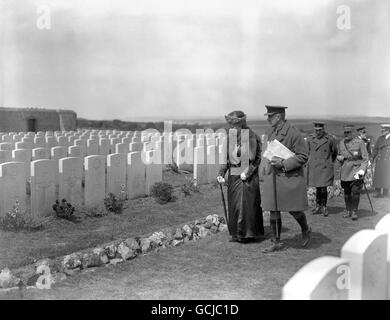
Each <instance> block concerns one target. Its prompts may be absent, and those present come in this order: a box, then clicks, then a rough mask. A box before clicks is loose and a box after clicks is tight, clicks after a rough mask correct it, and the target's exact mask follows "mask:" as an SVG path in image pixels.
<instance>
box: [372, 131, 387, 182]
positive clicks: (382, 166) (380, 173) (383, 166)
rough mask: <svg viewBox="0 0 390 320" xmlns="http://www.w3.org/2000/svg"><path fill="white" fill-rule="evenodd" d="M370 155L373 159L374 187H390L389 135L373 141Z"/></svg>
mask: <svg viewBox="0 0 390 320" xmlns="http://www.w3.org/2000/svg"><path fill="white" fill-rule="evenodd" d="M372 157H373V159H374V160H375V172H374V180H373V186H374V188H384V189H389V188H390V136H388V137H387V138H386V136H385V135H383V136H380V137H379V138H378V140H377V142H376V143H375V146H374V150H373V153H372Z"/></svg>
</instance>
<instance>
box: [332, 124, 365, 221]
mask: <svg viewBox="0 0 390 320" xmlns="http://www.w3.org/2000/svg"><path fill="white" fill-rule="evenodd" d="M352 130H353V126H344V139H342V140H341V141H340V144H339V147H338V156H337V160H338V161H339V162H340V164H341V169H340V180H341V187H342V188H343V189H344V200H345V213H344V215H343V217H344V218H349V217H351V218H352V220H357V219H358V215H357V210H358V207H359V201H360V193H361V190H362V187H363V177H364V174H365V172H366V170H367V166H368V153H367V148H366V145H365V144H364V142H363V141H362V140H361V139H359V138H358V137H355V138H354V137H353V132H352Z"/></svg>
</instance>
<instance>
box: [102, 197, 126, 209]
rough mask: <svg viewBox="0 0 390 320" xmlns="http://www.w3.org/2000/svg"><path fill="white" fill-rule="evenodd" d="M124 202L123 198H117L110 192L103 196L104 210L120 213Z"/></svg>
mask: <svg viewBox="0 0 390 320" xmlns="http://www.w3.org/2000/svg"><path fill="white" fill-rule="evenodd" d="M124 204H125V199H123V198H119V197H118V198H117V197H116V196H115V195H114V194H113V193H111V192H110V193H109V194H108V195H107V197H105V198H104V206H105V207H106V210H107V211H109V212H113V213H115V214H121V213H122V212H123V207H124Z"/></svg>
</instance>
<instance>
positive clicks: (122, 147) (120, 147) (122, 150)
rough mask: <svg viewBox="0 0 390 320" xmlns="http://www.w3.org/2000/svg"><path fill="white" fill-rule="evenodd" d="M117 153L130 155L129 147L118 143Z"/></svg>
mask: <svg viewBox="0 0 390 320" xmlns="http://www.w3.org/2000/svg"><path fill="white" fill-rule="evenodd" d="M115 153H121V154H126V155H127V154H128V153H129V145H128V144H126V143H117V144H116V145H115Z"/></svg>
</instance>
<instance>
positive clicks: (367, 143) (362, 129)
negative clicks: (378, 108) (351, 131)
mask: <svg viewBox="0 0 390 320" xmlns="http://www.w3.org/2000/svg"><path fill="white" fill-rule="evenodd" d="M356 131H357V132H358V138H359V139H361V140H363V142H364V144H365V146H366V149H367V153H368V157H369V158H371V139H370V138H368V137H367V130H366V127H364V126H360V127H358V128H356Z"/></svg>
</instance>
